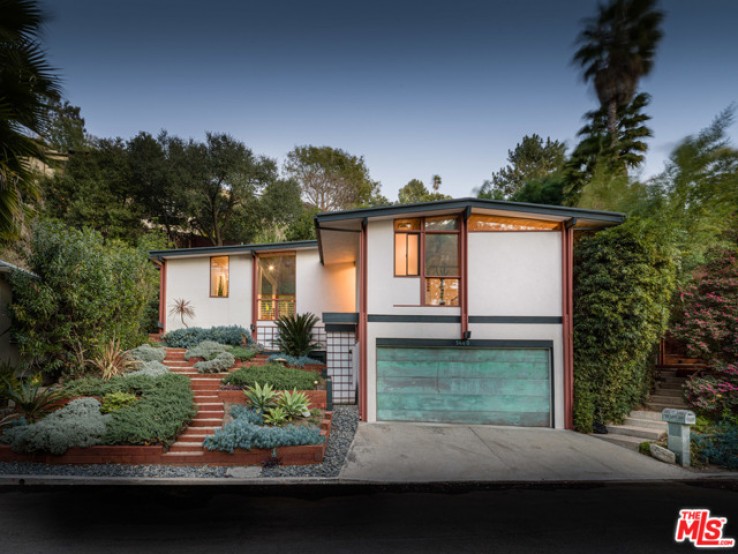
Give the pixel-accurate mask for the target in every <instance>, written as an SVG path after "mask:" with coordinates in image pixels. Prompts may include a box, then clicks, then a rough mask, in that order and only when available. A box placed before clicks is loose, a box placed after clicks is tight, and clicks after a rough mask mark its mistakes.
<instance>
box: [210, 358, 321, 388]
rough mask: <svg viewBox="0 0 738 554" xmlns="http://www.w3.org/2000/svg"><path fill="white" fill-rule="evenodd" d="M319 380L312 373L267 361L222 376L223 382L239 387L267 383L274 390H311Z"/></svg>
mask: <svg viewBox="0 0 738 554" xmlns="http://www.w3.org/2000/svg"><path fill="white" fill-rule="evenodd" d="M316 381H318V382H319V381H320V380H319V379H318V378H317V377H316V375H315V374H314V373H310V372H308V371H303V370H301V369H293V368H289V367H283V366H282V365H280V364H275V363H269V364H265V365H263V366H249V367H241V368H238V369H237V370H235V371H233V372H231V373H230V374H228V375H227V376H226V377H224V378H223V384H224V385H227V386H235V387H239V388H247V387H254V386H255V385H256V384H257V383H268V384H270V385H272V387H273V388H274V389H275V390H292V389H298V390H312V389H315V388H316Z"/></svg>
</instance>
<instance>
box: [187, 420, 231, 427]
mask: <svg viewBox="0 0 738 554" xmlns="http://www.w3.org/2000/svg"><path fill="white" fill-rule="evenodd" d="M221 425H223V420H222V419H219V420H218V419H213V418H210V419H193V420H192V422H191V423H190V427H220V426H221Z"/></svg>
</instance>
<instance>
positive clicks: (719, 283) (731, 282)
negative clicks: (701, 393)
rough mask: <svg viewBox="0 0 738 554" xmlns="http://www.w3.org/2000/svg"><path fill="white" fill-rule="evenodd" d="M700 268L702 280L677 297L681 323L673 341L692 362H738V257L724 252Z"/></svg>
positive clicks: (725, 250)
mask: <svg viewBox="0 0 738 554" xmlns="http://www.w3.org/2000/svg"><path fill="white" fill-rule="evenodd" d="M716 254H717V255H715V257H714V258H713V259H712V261H710V262H709V263H707V264H706V265H705V266H704V268H703V270H704V271H703V272H702V273H703V276H702V278H700V279H697V280H696V282H695V283H693V284H692V285H690V286H688V287H687V288H686V289H685V290H683V291H682V292H681V293H680V297H681V301H682V306H683V307H682V310H681V313H680V318H679V319H680V320H681V322H680V323H679V324H678V325H677V326H676V327H675V329H674V330H673V335H674V337H675V338H677V339H679V340H681V341H683V342H684V343H685V344H686V345H687V352H688V353H689V355H690V356H694V357H695V358H702V359H704V360H707V361H709V362H712V363H714V364H715V363H719V362H723V363H729V364H730V363H736V362H738V253H737V252H736V250H734V249H724V250H721V251H719V252H717V253H716Z"/></svg>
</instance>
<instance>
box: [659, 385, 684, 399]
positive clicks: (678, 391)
mask: <svg viewBox="0 0 738 554" xmlns="http://www.w3.org/2000/svg"><path fill="white" fill-rule="evenodd" d="M654 394H655V395H657V396H674V397H677V398H681V397H682V396H684V391H683V390H682V388H681V387H675V388H666V387H656V391H655V392H654Z"/></svg>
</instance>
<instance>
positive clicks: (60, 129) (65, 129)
mask: <svg viewBox="0 0 738 554" xmlns="http://www.w3.org/2000/svg"><path fill="white" fill-rule="evenodd" d="M47 109H48V118H47V121H46V122H45V123H44V125H43V128H42V131H41V134H42V136H43V137H44V139H45V140H46V143H47V144H48V145H49V147H50V148H51V149H52V150H54V151H55V152H59V153H61V154H68V153H69V152H74V151H76V150H81V149H82V148H84V147H85V145H86V141H87V139H86V131H85V120H84V118H83V117H82V113H81V110H80V108H79V107H78V106H73V105H72V104H70V103H69V102H68V101H67V100H59V99H51V101H50V102H49V104H48V108H47Z"/></svg>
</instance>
